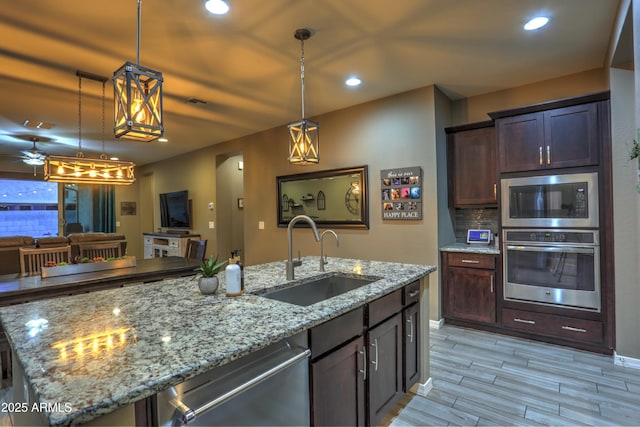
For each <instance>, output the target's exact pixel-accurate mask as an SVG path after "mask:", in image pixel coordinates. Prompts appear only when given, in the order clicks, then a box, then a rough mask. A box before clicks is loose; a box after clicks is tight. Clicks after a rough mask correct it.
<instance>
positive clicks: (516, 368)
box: [0, 325, 640, 427]
mask: <svg viewBox="0 0 640 427" xmlns="http://www.w3.org/2000/svg"><path fill="white" fill-rule="evenodd" d="M430 333H431V377H432V378H433V389H432V390H431V392H430V393H429V395H428V396H426V397H423V396H418V395H416V394H414V393H409V394H407V395H406V396H405V398H404V399H403V400H402V401H401V402H400V403H399V404H398V405H397V406H396V408H395V409H394V410H393V411H392V413H391V414H390V415H389V416H388V417H387V418H385V420H383V425H386V426H393V427H396V426H448V425H451V426H640V369H631V368H623V367H619V366H615V365H614V364H613V358H612V357H611V356H605V355H599V354H594V353H589V352H583V351H579V350H574V349H571V348H568V347H560V346H554V345H550V344H545V343H539V342H535V341H528V340H523V339H518V338H512V337H508V336H505V335H499V334H491V333H488V332H480V331H474V330H470V329H464V328H458V327H454V326H448V325H445V326H444V327H443V328H442V329H438V330H431V331H430ZM414 389H415V388H414ZM10 393H11V389H1V390H0V402H2V401H4V400H5V399H6V400H9V401H10V400H11V398H10ZM4 426H11V420H10V419H9V417H8V416H7V414H6V413H0V427H4Z"/></svg>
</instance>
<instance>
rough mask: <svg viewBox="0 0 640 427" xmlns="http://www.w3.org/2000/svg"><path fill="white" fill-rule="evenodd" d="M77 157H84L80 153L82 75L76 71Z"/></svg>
mask: <svg viewBox="0 0 640 427" xmlns="http://www.w3.org/2000/svg"><path fill="white" fill-rule="evenodd" d="M76 156H77V157H84V154H83V153H82V75H81V74H80V73H78V152H77V153H76Z"/></svg>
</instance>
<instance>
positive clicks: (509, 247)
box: [507, 245, 595, 255]
mask: <svg viewBox="0 0 640 427" xmlns="http://www.w3.org/2000/svg"><path fill="white" fill-rule="evenodd" d="M507 250H508V251H527V252H565V253H572V254H587V255H593V254H595V248H590V247H587V248H582V247H576V246H519V245H518V246H516V245H507Z"/></svg>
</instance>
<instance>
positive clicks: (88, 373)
mask: <svg viewBox="0 0 640 427" xmlns="http://www.w3.org/2000/svg"><path fill="white" fill-rule="evenodd" d="M318 264H319V258H318V257H305V258H303V265H302V266H300V267H297V268H296V279H297V280H296V281H298V280H301V279H304V278H310V277H321V276H322V275H329V274H331V272H344V273H352V274H359V275H364V276H373V277H376V278H380V280H377V281H375V282H373V283H371V284H368V285H365V286H363V287H361V288H358V289H356V290H353V291H350V292H347V293H345V294H342V295H339V296H337V297H334V298H331V299H330V300H326V301H323V302H320V303H317V304H313V305H311V306H308V307H301V306H296V305H292V304H288V303H284V302H279V301H275V300H270V299H267V298H264V297H261V296H258V295H256V294H259V293H262V292H264V291H266V290H272V289H276V288H281V287H285V286H286V285H290V284H292V282H287V281H286V280H285V270H284V262H283V261H279V262H273V263H268V264H261V265H256V266H249V267H246V268H245V285H246V289H247V292H246V293H245V294H244V295H242V296H240V297H236V298H227V297H225V296H224V274H220V275H219V277H220V282H221V283H220V288H219V290H218V292H217V293H216V295H202V294H201V293H200V292H199V290H198V285H197V276H193V277H188V278H179V279H168V280H164V281H161V282H155V283H148V284H140V285H137V286H131V287H125V288H118V289H111V290H105V291H99V292H94V293H89V294H83V295H75V296H70V297H61V298H53V299H47V300H41V301H34V302H32V303H29V304H22V305H16V306H9V307H2V308H0V320H1V321H2V324H3V327H4V329H5V331H6V333H7V336H8V337H9V340H10V342H11V345H12V348H13V349H14V351H15V354H16V356H17V358H18V360H19V362H20V364H21V366H22V367H23V369H24V373H25V376H26V378H27V380H28V382H29V384H30V385H31V387H32V388H33V390H34V392H35V395H36V399H37V401H38V402H40V403H41V404H42V403H47V404H50V407H52V408H53V409H54V410H53V411H51V412H45V413H44V414H43V415H45V416H46V419H47V421H48V422H49V423H50V424H52V425H66V424H78V423H83V422H87V421H89V420H92V419H95V418H98V417H100V416H102V415H104V414H107V413H110V412H112V411H114V410H116V409H118V408H120V407H123V406H126V405H129V404H131V403H133V402H136V401H138V400H141V399H144V398H146V397H148V396H151V395H154V394H156V393H157V392H159V391H162V390H164V389H166V388H168V387H170V386H172V385H176V384H179V383H181V382H183V381H185V380H186V379H189V378H192V377H194V376H196V375H199V374H202V373H204V372H206V371H208V370H211V369H213V368H215V367H217V366H220V365H223V364H225V363H228V362H230V361H232V360H235V359H237V358H239V357H242V356H244V355H247V354H249V353H251V352H253V351H255V350H258V349H260V348H263V347H265V346H267V345H269V344H271V343H274V342H277V341H280V340H282V339H283V338H286V337H289V336H292V335H294V334H296V333H298V332H301V331H304V330H306V329H309V328H311V327H313V326H316V325H318V324H320V323H323V322H325V321H327V320H329V319H331V318H333V317H336V316H338V315H340V314H343V313H345V312H347V311H349V310H351V309H353V308H355V307H358V306H360V305H362V304H364V303H366V302H369V301H372V300H374V299H376V298H379V297H380V296H383V295H385V294H387V293H389V292H392V291H393V290H395V289H398V288H400V287H402V286H404V285H406V284H408V283H411V282H413V281H415V280H417V279H420V278H421V277H424V276H426V275H428V274H429V273H431V272H433V271H435V269H436V267H435V266H429V265H415V264H402V263H388V262H379V261H363V260H353V259H342V258H329V263H328V264H327V265H326V267H325V269H326V272H325V273H321V272H318ZM56 404H57V407H56ZM57 408H60V410H59V411H56V410H55V409H57ZM67 409H68V410H67Z"/></svg>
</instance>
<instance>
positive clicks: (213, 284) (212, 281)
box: [198, 276, 218, 295]
mask: <svg viewBox="0 0 640 427" xmlns="http://www.w3.org/2000/svg"><path fill="white" fill-rule="evenodd" d="M198 288H199V289H200V292H202V293H203V294H205V295H211V294H213V293H214V292H215V291H216V289H218V276H213V277H203V276H201V277H200V279H198Z"/></svg>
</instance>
